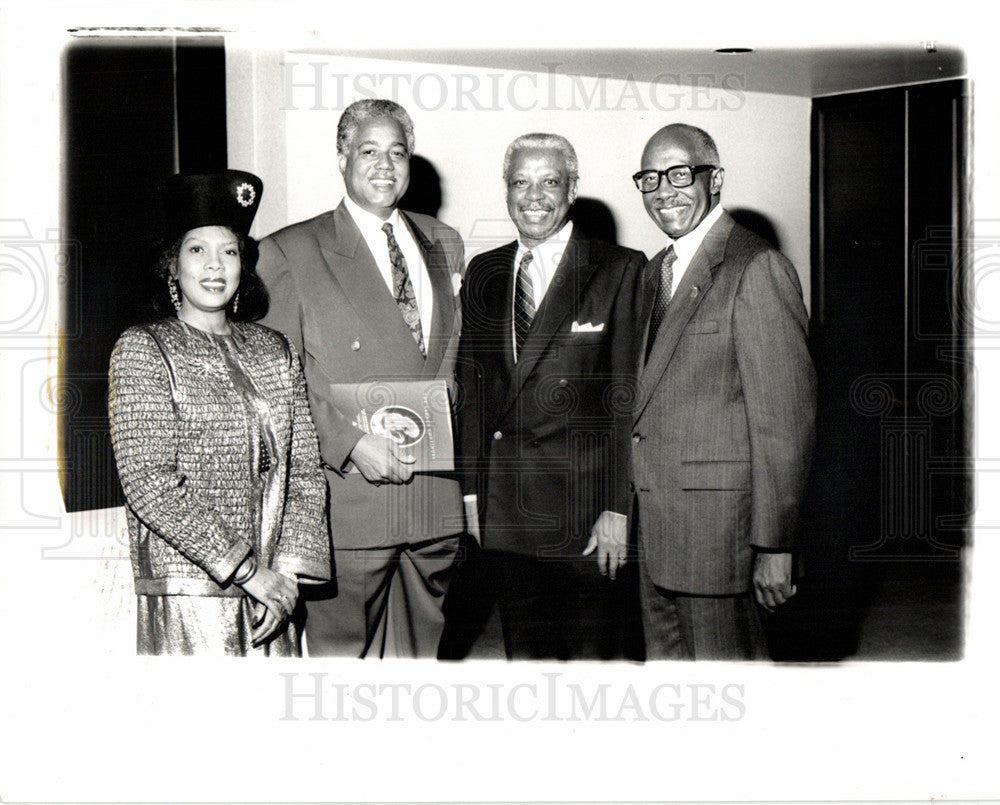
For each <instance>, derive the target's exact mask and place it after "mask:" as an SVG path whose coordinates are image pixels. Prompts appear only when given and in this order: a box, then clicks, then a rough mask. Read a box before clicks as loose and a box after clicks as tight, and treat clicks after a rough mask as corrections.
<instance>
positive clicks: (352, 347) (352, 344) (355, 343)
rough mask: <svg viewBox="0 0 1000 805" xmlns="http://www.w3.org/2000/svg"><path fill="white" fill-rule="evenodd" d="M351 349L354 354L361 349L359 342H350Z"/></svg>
mask: <svg viewBox="0 0 1000 805" xmlns="http://www.w3.org/2000/svg"><path fill="white" fill-rule="evenodd" d="M351 349H353V350H354V351H355V352H357V351H358V350H359V349H361V342H360V341H358V340H357V339H355V340H354V341H352V342H351Z"/></svg>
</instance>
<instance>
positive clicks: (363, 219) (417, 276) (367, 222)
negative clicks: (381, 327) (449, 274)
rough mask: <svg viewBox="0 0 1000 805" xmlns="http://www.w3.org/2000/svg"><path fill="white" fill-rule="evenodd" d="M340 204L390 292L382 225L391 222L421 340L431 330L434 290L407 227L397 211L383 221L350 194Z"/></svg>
mask: <svg viewBox="0 0 1000 805" xmlns="http://www.w3.org/2000/svg"><path fill="white" fill-rule="evenodd" d="M344 206H345V207H346V208H347V211H348V212H349V213H350V215H351V218H353V219H354V223H356V224H357V225H358V229H359V230H361V237H363V238H364V239H365V243H367V244H368V251H370V252H371V253H372V257H374V258H375V265H377V266H378V271H379V274H381V275H382V279H383V280H384V281H385V285H386V288H388V289H389V293H390V294H391V293H392V260H390V259H389V243H388V240H387V239H386V236H385V232H383V231H382V225H383V224H386V223H389V224H392V234H393V237H394V238H396V243H398V244H399V250H400V251H401V252H402V253H403V257H404V258H405V259H406V270H407V273H408V274H409V275H410V284H412V285H413V296H414V297H415V298H416V300H417V309H418V310H419V311H420V330H421V332H422V333H423V336H424V343H425V344H426V343H427V339H428V338H429V337H430V333H431V322H432V320H433V319H432V317H433V315H434V289H433V288H432V286H431V277H430V274H429V273H428V271H427V265H426V264H425V263H424V256H423V252H422V251H421V249H420V247H419V246H418V245H417V241H416V239H415V238H414V237H413V233H412V232H410V227H409V225H407V223H406V221H404V220H403V217H402V216H401V215H400V214H399V210H393V211H392V214H391V215H390V216H389V217H388V218H386V219H385V220H384V221H383V220H382V219H381V218H379V217H378V216H377V215H374V214H372V213H370V212H368V210H364V209H362V208H361V207H359V206H358V205H357V204H356V203H355V202H354V201H352V200H351V197H350V196H344Z"/></svg>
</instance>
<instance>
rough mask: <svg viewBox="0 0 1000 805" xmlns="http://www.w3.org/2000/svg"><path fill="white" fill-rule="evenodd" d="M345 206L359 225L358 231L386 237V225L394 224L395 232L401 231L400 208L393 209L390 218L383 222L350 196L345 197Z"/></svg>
mask: <svg viewBox="0 0 1000 805" xmlns="http://www.w3.org/2000/svg"><path fill="white" fill-rule="evenodd" d="M344 206H345V207H346V208H347V211H348V212H349V213H350V214H351V218H353V219H354V223H356V224H357V225H358V229H360V230H361V231H362V232H369V233H373V234H374V233H379V234H381V235H382V237H385V234H384V233H383V232H382V226H383V225H384V224H392V230H393V232H396V230H398V229H399V226H400V223H401V221H400V216H399V209H398V208H393V210H392V213H391V214H390V215H389V217H388V218H386V219H385V220H383V219H381V218H379V217H378V216H377V215H375V214H374V213H371V212H368V210H366V209H364V208H363V207H361V206H360V205H359V204H358V203H357V202H355V201H354V199H352V198H351V197H350V196H348V195H345V196H344Z"/></svg>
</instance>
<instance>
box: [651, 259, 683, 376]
mask: <svg viewBox="0 0 1000 805" xmlns="http://www.w3.org/2000/svg"><path fill="white" fill-rule="evenodd" d="M676 260H677V252H675V251H674V245H673V244H672V243H671V244H670V246H669V248H668V249H667V251H666V252H665V253H664V255H663V260H662V261H660V284H659V285H657V286H656V298H655V299H654V300H653V315H652V317H651V318H650V320H649V336H648V337H647V338H646V360H647V361H648V360H649V353H650V352H651V351H652V349H653V343H654V342H655V341H656V334H657V333H658V332H659V330H660V324H661V323H662V322H663V317H664V316H666V315H667V307H668V306H669V305H670V294H671V292H672V290H673V285H674V263H675V262H676Z"/></svg>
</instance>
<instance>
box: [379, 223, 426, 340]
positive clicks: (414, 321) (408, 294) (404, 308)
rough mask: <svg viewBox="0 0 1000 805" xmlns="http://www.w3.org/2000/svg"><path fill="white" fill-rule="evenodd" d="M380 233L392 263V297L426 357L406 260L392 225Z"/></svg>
mask: <svg viewBox="0 0 1000 805" xmlns="http://www.w3.org/2000/svg"><path fill="white" fill-rule="evenodd" d="M382 231H383V232H385V239H386V241H387V242H388V244H389V261H390V262H391V263H392V295H393V297H395V299H396V304H397V305H399V310H400V312H401V313H402V314H403V321H405V322H406V326H407V327H409V328H410V333H411V334H412V335H413V340H414V341H416V342H417V346H418V347H420V354H421V355H423V356H424V357H426V356H427V351H426V349H425V347H424V333H423V330H422V329H421V327H420V310H419V309H418V308H417V297H416V296H415V295H414V293H413V283H412V282H410V274H409V272H408V271H407V270H406V258H405V257H403V252H401V251H400V249H399V244H398V243H396V236H395V235H393V234H392V224H390V223H388V222H386V223H384V224H382Z"/></svg>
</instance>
